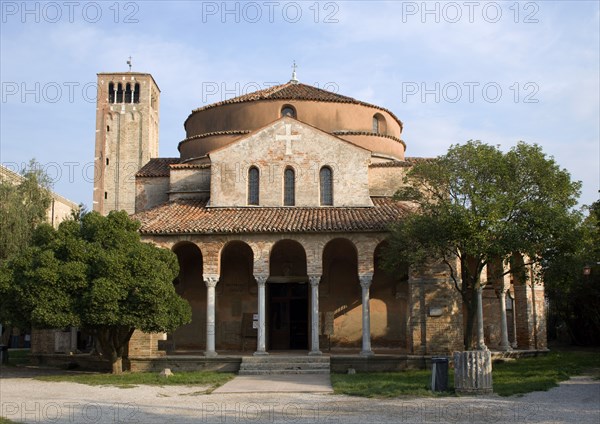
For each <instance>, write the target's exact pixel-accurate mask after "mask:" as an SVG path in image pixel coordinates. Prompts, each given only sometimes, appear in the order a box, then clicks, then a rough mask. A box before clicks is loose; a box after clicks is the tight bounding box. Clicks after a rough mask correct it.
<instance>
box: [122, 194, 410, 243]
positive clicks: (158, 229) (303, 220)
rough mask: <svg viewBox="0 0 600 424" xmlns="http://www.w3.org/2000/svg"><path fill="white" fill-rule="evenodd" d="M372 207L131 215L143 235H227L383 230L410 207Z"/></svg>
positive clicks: (171, 208)
mask: <svg viewBox="0 0 600 424" xmlns="http://www.w3.org/2000/svg"><path fill="white" fill-rule="evenodd" d="M372 199H373V203H374V205H375V206H374V207H339V208H338V207H287V208H285V207H235V208H210V207H206V201H205V200H204V201H202V200H178V201H174V202H169V203H165V204H163V205H160V206H157V207H156V208H154V209H151V210H148V211H144V212H140V213H138V214H135V215H134V216H133V217H134V218H135V219H137V220H139V221H140V222H141V224H142V226H141V229H140V231H141V232H142V233H143V234H182V233H188V234H189V233H200V234H231V233H278V232H287V233H290V232H292V233H310V232H365V231H367V232H369V231H386V230H387V228H388V226H389V224H391V223H393V222H395V221H398V220H399V219H401V218H402V216H404V215H405V214H406V213H407V212H408V211H409V210H410V203H407V202H397V201H395V200H392V199H391V198H389V197H374V198H372Z"/></svg>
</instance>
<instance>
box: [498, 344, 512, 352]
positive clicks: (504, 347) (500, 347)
mask: <svg viewBox="0 0 600 424" xmlns="http://www.w3.org/2000/svg"><path fill="white" fill-rule="evenodd" d="M498 350H500V351H502V352H511V351H512V350H513V348H512V347H511V346H510V345H505V346H502V345H501V346H498Z"/></svg>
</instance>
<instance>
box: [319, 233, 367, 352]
mask: <svg viewBox="0 0 600 424" xmlns="http://www.w3.org/2000/svg"><path fill="white" fill-rule="evenodd" d="M322 261H323V262H322V263H323V276H322V278H321V284H319V295H320V300H319V307H320V309H321V311H322V313H323V320H324V328H326V329H328V331H330V332H332V334H328V337H329V342H330V343H331V346H336V347H355V348H358V347H360V345H361V338H362V321H361V319H362V297H361V293H362V292H361V286H360V282H359V279H358V249H357V248H356V245H355V244H354V243H353V242H352V241H351V240H348V239H346V238H334V239H332V240H330V241H329V242H328V243H327V244H326V245H325V247H324V249H323V255H322Z"/></svg>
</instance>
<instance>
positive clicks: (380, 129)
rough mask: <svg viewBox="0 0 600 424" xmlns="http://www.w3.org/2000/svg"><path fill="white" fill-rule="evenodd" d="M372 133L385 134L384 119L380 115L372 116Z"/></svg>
mask: <svg viewBox="0 0 600 424" xmlns="http://www.w3.org/2000/svg"><path fill="white" fill-rule="evenodd" d="M373 132H374V133H375V134H385V133H386V126H385V118H384V117H383V115H382V114H381V113H376V114H375V115H373Z"/></svg>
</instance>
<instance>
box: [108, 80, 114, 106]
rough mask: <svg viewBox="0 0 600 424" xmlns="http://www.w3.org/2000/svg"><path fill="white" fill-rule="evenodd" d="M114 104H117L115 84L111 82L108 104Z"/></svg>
mask: <svg viewBox="0 0 600 424" xmlns="http://www.w3.org/2000/svg"><path fill="white" fill-rule="evenodd" d="M114 102H115V84H114V83H112V82H111V83H109V84H108V103H114Z"/></svg>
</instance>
